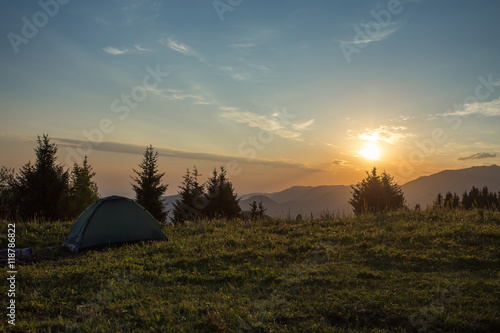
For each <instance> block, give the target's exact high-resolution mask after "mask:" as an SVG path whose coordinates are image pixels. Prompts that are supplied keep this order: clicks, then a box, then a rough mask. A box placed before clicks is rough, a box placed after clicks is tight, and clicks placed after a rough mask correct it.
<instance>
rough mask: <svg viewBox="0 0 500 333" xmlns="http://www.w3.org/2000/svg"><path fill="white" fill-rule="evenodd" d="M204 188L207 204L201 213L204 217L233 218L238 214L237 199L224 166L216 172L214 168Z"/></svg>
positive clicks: (239, 210)
mask: <svg viewBox="0 0 500 333" xmlns="http://www.w3.org/2000/svg"><path fill="white" fill-rule="evenodd" d="M205 189H206V192H205V197H206V199H207V206H206V208H205V209H204V210H203V214H204V215H205V216H206V217H209V218H227V219H234V218H236V217H238V216H239V215H240V212H241V208H240V206H239V204H238V203H239V199H237V195H236V193H234V188H233V185H232V184H231V182H230V181H229V179H228V178H227V174H226V170H225V169H224V167H221V168H220V172H219V173H217V169H214V171H213V174H212V177H211V178H209V179H208V181H207V183H206V185H205Z"/></svg>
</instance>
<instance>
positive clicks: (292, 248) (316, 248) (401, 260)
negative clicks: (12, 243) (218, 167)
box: [0, 211, 500, 332]
mask: <svg viewBox="0 0 500 333" xmlns="http://www.w3.org/2000/svg"><path fill="white" fill-rule="evenodd" d="M6 224H7V223H6V222H5V221H4V222H2V224H1V227H0V229H1V230H0V240H1V246H2V248H4V247H6V243H7V237H6V234H7V225H6ZM70 226H71V223H70V222H65V223H52V224H42V225H41V224H37V223H33V222H32V223H17V225H16V227H17V228H16V233H17V247H28V246H33V247H34V248H35V251H36V252H37V253H38V255H39V256H40V257H44V258H46V259H45V260H41V261H40V262H38V263H36V264H33V265H25V266H19V267H18V271H19V272H18V274H17V279H18V286H17V289H18V290H17V297H16V304H17V325H16V326H15V327H14V331H16V330H17V331H23V332H24V331H33V332H44V331H45V332H47V331H49V329H50V331H51V332H58V331H61V332H63V331H66V332H78V331H81V332H129V331H135V332H156V331H165V332H169V331H172V332H176V331H177V332H179V331H193V332H212V331H229V332H231V331H233V332H276V331H334V332H335V331H338V332H344V331H366V332H369V331H370V332H371V331H377V332H380V331H381V332H384V331H387V332H389V331H390V332H399V331H400V332H417V331H446V332H486V331H491V332H492V331H495V330H498V329H500V319H499V317H498V314H499V313H500V247H499V245H500V214H499V213H490V212H484V213H483V212H461V211H456V212H455V211H453V212H447V211H443V212H422V213H418V212H397V213H393V214H388V215H378V216H375V215H370V216H363V217H346V218H332V219H328V220H315V221H306V220H294V221H287V220H269V221H260V222H247V223H245V222H242V221H238V222H226V221H203V222H200V223H188V224H186V225H184V226H170V227H165V229H164V230H165V233H166V234H167V236H168V238H169V241H168V242H155V243H140V244H133V245H126V246H122V247H119V248H112V249H105V250H102V251H91V252H86V253H82V254H78V255H74V254H71V253H68V252H65V251H64V250H61V249H56V250H49V249H47V247H48V246H58V245H59V244H60V243H61V242H62V240H63V239H64V237H65V236H66V234H67V232H68V231H69V228H70ZM4 270H6V268H4ZM4 281H5V279H4ZM2 288H3V289H2V290H1V294H2V295H6V282H4V283H2ZM6 305H7V297H6V296H3V297H2V303H1V306H2V309H5V308H6ZM3 311H4V312H5V310H3ZM3 316H4V318H5V315H4V314H3ZM2 325H3V328H4V329H5V328H6V326H7V324H6V323H5V321H4V320H2Z"/></svg>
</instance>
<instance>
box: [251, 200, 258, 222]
mask: <svg viewBox="0 0 500 333" xmlns="http://www.w3.org/2000/svg"><path fill="white" fill-rule="evenodd" d="M258 216H259V206H258V204H257V201H255V200H254V201H252V203H251V204H250V219H251V220H252V221H255V220H257V218H258Z"/></svg>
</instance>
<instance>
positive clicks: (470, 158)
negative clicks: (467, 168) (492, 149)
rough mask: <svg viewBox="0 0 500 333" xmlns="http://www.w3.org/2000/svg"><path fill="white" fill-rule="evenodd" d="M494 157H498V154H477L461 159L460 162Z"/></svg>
mask: <svg viewBox="0 0 500 333" xmlns="http://www.w3.org/2000/svg"><path fill="white" fill-rule="evenodd" d="M492 157H497V154H490V153H476V154H472V155H470V156H467V157H459V158H458V160H459V161H466V160H480V159H483V158H492Z"/></svg>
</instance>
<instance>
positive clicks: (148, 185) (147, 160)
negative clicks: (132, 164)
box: [132, 145, 168, 222]
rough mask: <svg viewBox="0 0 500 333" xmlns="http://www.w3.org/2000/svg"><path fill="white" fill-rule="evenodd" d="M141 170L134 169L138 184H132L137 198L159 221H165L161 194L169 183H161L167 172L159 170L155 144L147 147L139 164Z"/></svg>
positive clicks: (135, 179)
mask: <svg viewBox="0 0 500 333" xmlns="http://www.w3.org/2000/svg"><path fill="white" fill-rule="evenodd" d="M139 167H140V168H141V169H142V170H141V171H140V172H139V171H137V170H135V169H132V170H133V171H134V173H135V174H136V175H137V176H136V177H132V179H133V180H134V182H135V183H136V184H132V188H133V189H134V191H135V200H136V201H137V202H138V203H139V204H141V205H142V206H143V207H144V208H146V209H147V210H148V211H149V212H150V213H151V215H153V216H154V217H155V218H156V219H157V220H158V221H160V222H164V221H165V218H166V215H167V214H166V213H165V211H164V207H163V203H162V201H161V196H162V195H163V194H164V193H165V191H166V190H167V186H168V185H163V184H162V183H161V179H162V177H163V176H164V175H165V173H159V172H158V152H155V150H154V148H153V146H151V145H150V146H149V147H146V150H145V152H144V158H143V160H142V162H141V164H139Z"/></svg>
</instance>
